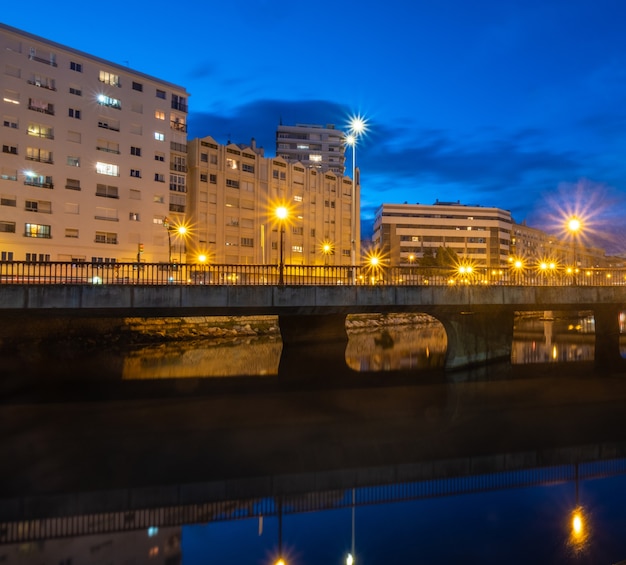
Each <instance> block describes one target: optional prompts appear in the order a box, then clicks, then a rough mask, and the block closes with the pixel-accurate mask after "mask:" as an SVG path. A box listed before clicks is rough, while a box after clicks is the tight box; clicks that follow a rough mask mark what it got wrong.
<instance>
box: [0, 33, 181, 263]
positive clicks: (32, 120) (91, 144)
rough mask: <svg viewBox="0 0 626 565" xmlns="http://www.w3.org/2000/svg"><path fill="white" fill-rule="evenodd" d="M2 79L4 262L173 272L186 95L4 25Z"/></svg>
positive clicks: (0, 253)
mask: <svg viewBox="0 0 626 565" xmlns="http://www.w3.org/2000/svg"><path fill="white" fill-rule="evenodd" d="M0 72H1V73H2V82H1V85H2V86H1V88H2V100H1V101H0V102H1V111H2V129H1V133H2V136H1V137H2V153H1V154H0V156H1V161H0V259H2V260H5V261H10V260H14V261H76V262H78V261H95V262H103V263H108V262H120V261H121V262H126V261H137V259H138V257H140V258H141V260H143V261H150V262H153V261H154V262H158V261H167V260H168V253H169V249H168V235H169V234H168V231H167V230H166V229H165V228H164V221H165V225H168V222H167V219H169V220H170V222H172V223H176V222H179V221H182V218H184V217H185V214H186V212H187V172H186V171H187V163H186V161H187V156H186V150H187V147H186V144H187V100H188V93H187V92H186V90H185V89H184V88H183V87H180V86H177V85H174V84H171V83H168V82H165V81H163V80H160V79H158V78H154V77H151V76H148V75H145V74H142V73H138V72H135V71H133V70H131V69H129V68H127V67H124V66H120V65H117V64H115V63H112V62H110V61H106V60H103V59H99V58H97V57H94V56H91V55H88V54H86V53H83V52H80V51H77V50H75V49H72V48H70V47H66V46H63V45H59V44H57V43H53V42H51V41H47V40H46V39H43V38H40V37H37V36H34V35H31V34H28V33H25V32H22V31H20V30H17V29H14V28H11V27H9V26H5V25H0Z"/></svg>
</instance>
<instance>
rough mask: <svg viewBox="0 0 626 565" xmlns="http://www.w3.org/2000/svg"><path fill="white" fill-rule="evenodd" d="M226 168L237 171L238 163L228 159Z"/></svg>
mask: <svg viewBox="0 0 626 565" xmlns="http://www.w3.org/2000/svg"><path fill="white" fill-rule="evenodd" d="M226 167H227V168H229V169H236V168H237V161H236V160H235V159H226Z"/></svg>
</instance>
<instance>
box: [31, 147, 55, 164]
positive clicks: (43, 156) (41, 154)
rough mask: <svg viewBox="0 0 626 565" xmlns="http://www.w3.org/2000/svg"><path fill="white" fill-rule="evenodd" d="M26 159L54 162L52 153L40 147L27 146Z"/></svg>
mask: <svg viewBox="0 0 626 565" xmlns="http://www.w3.org/2000/svg"><path fill="white" fill-rule="evenodd" d="M26 159H27V160H28V161H37V162H38V163H52V162H53V161H52V153H51V152H50V151H48V150H46V149H40V148H39V147H27V148H26Z"/></svg>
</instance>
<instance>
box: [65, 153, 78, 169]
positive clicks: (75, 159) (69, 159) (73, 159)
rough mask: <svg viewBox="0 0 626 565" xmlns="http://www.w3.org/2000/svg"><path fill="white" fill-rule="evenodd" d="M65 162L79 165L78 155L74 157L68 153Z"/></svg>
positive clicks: (73, 165)
mask: <svg viewBox="0 0 626 565" xmlns="http://www.w3.org/2000/svg"><path fill="white" fill-rule="evenodd" d="M67 164H68V165H69V166H70V167H80V157H74V156H73V155H68V156H67Z"/></svg>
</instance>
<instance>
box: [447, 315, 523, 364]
mask: <svg viewBox="0 0 626 565" xmlns="http://www.w3.org/2000/svg"><path fill="white" fill-rule="evenodd" d="M436 316H437V318H438V319H439V320H440V321H441V323H442V324H443V326H444V328H445V330H446V334H447V336H448V348H447V351H446V360H445V368H446V369H460V368H462V367H471V366H472V365H477V364H481V363H485V362H490V361H503V360H510V359H511V348H512V343H513V320H514V316H515V312H514V311H513V310H509V309H502V308H499V307H498V308H494V309H493V310H491V311H488V312H484V311H481V312H476V311H466V312H460V313H445V314H441V315H440V314H437V315H436Z"/></svg>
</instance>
